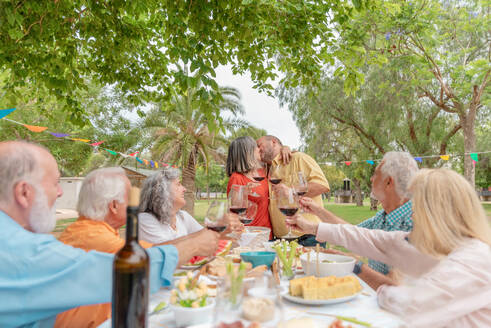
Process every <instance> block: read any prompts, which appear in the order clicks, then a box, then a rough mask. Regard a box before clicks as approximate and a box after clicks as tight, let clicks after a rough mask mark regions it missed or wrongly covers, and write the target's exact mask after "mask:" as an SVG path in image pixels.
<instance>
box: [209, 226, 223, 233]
mask: <svg viewBox="0 0 491 328" xmlns="http://www.w3.org/2000/svg"><path fill="white" fill-rule="evenodd" d="M206 228H207V229H210V230H213V231H215V232H218V233H220V232H222V231H224V230H225V229H226V228H227V227H226V226H211V225H208V226H206Z"/></svg>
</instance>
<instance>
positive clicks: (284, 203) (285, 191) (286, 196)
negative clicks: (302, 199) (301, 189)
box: [276, 187, 300, 240]
mask: <svg viewBox="0 0 491 328" xmlns="http://www.w3.org/2000/svg"><path fill="white" fill-rule="evenodd" d="M276 199H277V201H276V203H277V205H278V208H279V210H280V212H281V213H283V215H285V216H293V215H295V213H297V211H298V209H299V208H300V206H299V204H298V197H297V195H296V194H295V189H293V188H288V187H285V188H282V190H281V191H280V192H278V193H276ZM281 238H282V239H286V240H294V239H297V238H298V236H295V235H294V234H292V229H291V227H289V229H288V234H287V235H285V236H283V237H281Z"/></svg>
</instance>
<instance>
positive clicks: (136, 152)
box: [129, 151, 139, 156]
mask: <svg viewBox="0 0 491 328" xmlns="http://www.w3.org/2000/svg"><path fill="white" fill-rule="evenodd" d="M138 153H139V151H135V152H134V153H131V154H129V156H135V155H136V154H138Z"/></svg>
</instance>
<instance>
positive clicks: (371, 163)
mask: <svg viewBox="0 0 491 328" xmlns="http://www.w3.org/2000/svg"><path fill="white" fill-rule="evenodd" d="M367 163H368V164H370V165H373V164H374V163H375V162H374V161H370V160H367Z"/></svg>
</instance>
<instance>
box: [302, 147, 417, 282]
mask: <svg viewBox="0 0 491 328" xmlns="http://www.w3.org/2000/svg"><path fill="white" fill-rule="evenodd" d="M417 171H418V164H417V163H416V161H415V160H414V158H413V157H412V156H411V155H410V154H409V153H406V152H388V153H386V154H385V155H384V157H383V158H382V161H381V162H380V164H379V165H378V166H377V167H376V169H375V172H374V173H373V176H372V178H371V181H372V197H374V198H376V199H377V200H378V201H379V202H380V203H381V204H382V208H383V210H381V211H379V212H377V214H376V215H375V216H374V217H372V218H370V219H368V220H365V221H363V222H361V223H360V224H359V226H360V227H363V228H367V229H381V230H385V231H411V230H412V228H413V221H412V219H411V216H412V214H413V211H412V204H411V201H410V200H409V198H410V195H409V191H408V190H407V187H408V185H409V181H410V179H411V178H412V177H413V175H414V174H415V173H416V172H417ZM300 203H301V204H302V206H304V208H305V209H306V210H307V211H310V212H312V213H314V214H316V215H317V216H319V217H320V218H321V220H323V221H324V222H328V223H338V224H347V223H348V222H346V221H345V220H343V219H341V218H339V217H338V216H336V215H334V214H333V213H332V212H330V211H328V210H326V209H325V208H324V207H321V206H317V205H316V204H315V203H313V202H312V201H311V200H310V199H308V198H303V199H301V200H300ZM334 252H336V251H334ZM355 273H356V274H357V275H358V276H359V277H360V278H361V279H363V280H364V281H365V282H366V283H367V284H369V285H370V286H371V287H372V288H374V289H376V287H378V286H380V285H381V284H391V285H394V284H397V277H394V272H393V271H391V270H390V267H389V266H388V265H386V264H385V263H381V262H378V261H374V260H371V259H369V260H368V265H366V264H363V263H362V262H360V261H359V262H358V263H357V264H356V266H355Z"/></svg>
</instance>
